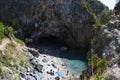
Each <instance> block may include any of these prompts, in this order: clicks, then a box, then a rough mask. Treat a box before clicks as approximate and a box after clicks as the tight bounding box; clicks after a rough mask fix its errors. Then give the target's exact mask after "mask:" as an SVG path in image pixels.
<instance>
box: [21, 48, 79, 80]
mask: <svg viewBox="0 0 120 80" xmlns="http://www.w3.org/2000/svg"><path fill="white" fill-rule="evenodd" d="M24 51H26V52H27V53H29V55H30V59H29V63H30V66H29V67H26V68H23V70H22V71H21V73H20V75H21V77H22V78H21V80H57V79H55V78H56V77H59V78H61V79H64V80H76V79H77V78H78V79H79V75H73V74H72V73H71V72H70V71H69V69H68V68H67V66H66V65H65V63H63V62H62V61H61V59H60V58H58V57H53V56H50V55H45V54H40V53H39V52H38V51H37V50H35V49H33V48H25V49H24ZM31 52H32V53H31ZM75 78H76V79H75Z"/></svg>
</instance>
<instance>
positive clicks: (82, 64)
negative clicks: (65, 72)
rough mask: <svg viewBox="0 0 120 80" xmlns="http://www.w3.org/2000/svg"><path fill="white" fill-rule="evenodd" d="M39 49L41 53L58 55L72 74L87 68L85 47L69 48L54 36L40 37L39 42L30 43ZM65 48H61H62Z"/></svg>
mask: <svg viewBox="0 0 120 80" xmlns="http://www.w3.org/2000/svg"><path fill="white" fill-rule="evenodd" d="M33 46H34V47H35V48H36V49H38V50H39V52H40V53H41V54H47V55H51V56H54V57H60V58H61V60H62V61H63V62H64V63H65V64H66V66H67V67H68V68H69V71H70V72H72V73H73V74H80V73H82V71H83V70H85V69H86V68H87V66H86V63H87V60H86V53H87V50H86V49H74V48H70V47H69V46H68V45H66V44H65V43H64V42H61V41H59V40H56V39H54V38H52V39H51V38H45V39H40V41H39V43H38V42H37V43H36V44H35V43H34V45H32V47H33ZM63 47H65V48H66V49H65V50H63V49H62V48H63Z"/></svg>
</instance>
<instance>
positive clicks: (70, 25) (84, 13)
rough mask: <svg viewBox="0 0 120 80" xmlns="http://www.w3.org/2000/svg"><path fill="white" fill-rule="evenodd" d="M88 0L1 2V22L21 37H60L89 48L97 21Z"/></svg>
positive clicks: (14, 0)
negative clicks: (12, 27) (13, 29)
mask: <svg viewBox="0 0 120 80" xmlns="http://www.w3.org/2000/svg"><path fill="white" fill-rule="evenodd" d="M83 2H85V1H84V0H0V19H1V20H2V21H3V22H4V23H6V24H10V25H12V26H14V28H15V29H16V30H17V31H18V32H17V34H18V35H19V36H20V37H21V38H25V37H29V38H32V39H33V40H34V41H36V40H39V38H42V37H48V36H56V37H58V38H60V39H62V40H63V41H65V42H66V43H67V44H69V45H71V46H72V47H89V46H90V38H91V37H92V36H93V33H94V31H93V28H92V25H93V23H94V22H95V19H94V17H93V15H92V14H91V12H90V10H89V9H88V8H87V7H89V5H87V7H86V6H85V4H88V3H87V2H85V4H83Z"/></svg>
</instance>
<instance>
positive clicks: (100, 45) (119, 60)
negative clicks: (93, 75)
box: [92, 16, 120, 80]
mask: <svg viewBox="0 0 120 80" xmlns="http://www.w3.org/2000/svg"><path fill="white" fill-rule="evenodd" d="M92 49H93V50H94V51H95V52H94V53H96V52H98V54H99V55H100V56H101V57H106V59H107V60H108V68H107V70H106V71H105V72H104V73H103V75H104V77H105V78H107V80H120V75H119V74H120V18H119V17H116V16H112V20H111V21H109V23H108V25H104V26H102V28H101V30H100V32H99V34H98V35H97V36H96V37H95V39H94V40H93V45H92Z"/></svg>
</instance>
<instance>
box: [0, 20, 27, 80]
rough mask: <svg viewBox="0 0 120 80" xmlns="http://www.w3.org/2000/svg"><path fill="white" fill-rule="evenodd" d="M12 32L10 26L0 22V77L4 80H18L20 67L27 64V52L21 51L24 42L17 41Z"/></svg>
mask: <svg viewBox="0 0 120 80" xmlns="http://www.w3.org/2000/svg"><path fill="white" fill-rule="evenodd" d="M13 33H14V29H13V28H12V27H10V26H6V25H4V24H3V23H2V22H0V38H1V44H0V79H4V80H6V79H7V78H10V79H9V80H19V79H20V75H19V74H20V71H21V69H22V68H23V67H25V66H28V65H29V64H28V58H29V57H28V54H27V53H26V52H24V51H23V48H24V46H25V45H23V43H24V42H22V41H21V42H22V44H21V43H19V42H20V40H19V39H17V38H15V37H14V35H13ZM11 75H12V76H11ZM10 76H11V77H12V78H11V77H10Z"/></svg>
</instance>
